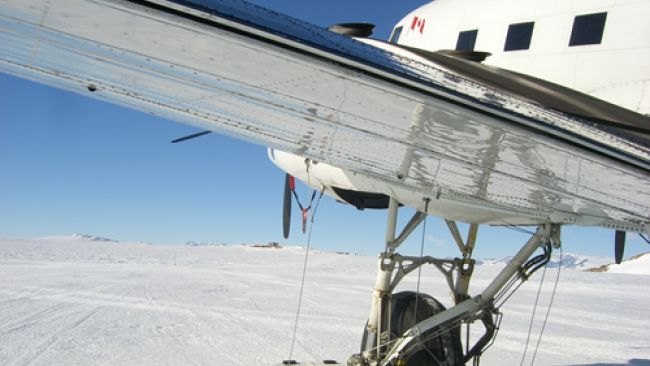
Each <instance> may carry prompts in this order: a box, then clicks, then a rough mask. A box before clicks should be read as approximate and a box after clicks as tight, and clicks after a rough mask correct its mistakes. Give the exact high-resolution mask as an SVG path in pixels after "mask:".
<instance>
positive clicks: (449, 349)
mask: <svg viewBox="0 0 650 366" xmlns="http://www.w3.org/2000/svg"><path fill="white" fill-rule="evenodd" d="M416 299H417V300H416ZM416 301H417V314H416V313H415V311H416V309H415V303H416ZM391 309H392V310H391V314H390V333H391V339H395V338H397V336H398V335H401V334H403V333H404V332H405V331H406V330H407V329H409V328H411V327H412V326H413V325H415V324H416V323H418V322H420V321H422V320H424V319H426V318H429V317H431V316H433V315H435V314H437V313H439V312H441V311H443V310H445V307H444V306H443V305H442V304H441V303H440V302H438V301H437V300H436V299H434V298H433V297H431V296H429V295H427V294H422V293H420V294H417V293H415V292H412V291H405V292H399V293H396V294H393V297H392V300H391ZM386 321H388V319H385V320H384V324H386V323H385V322H386ZM436 331H437V328H434V329H432V330H430V331H428V332H426V333H424V334H423V335H422V336H421V338H427V336H428V335H431V334H434V333H435V332H436ZM376 340H377V335H376V334H374V333H373V334H369V332H368V329H367V327H366V329H365V330H364V332H363V338H362V340H361V352H362V353H363V352H364V351H366V350H370V349H374V348H375V345H376ZM383 351H386V350H383ZM404 361H405V363H404V365H408V366H415V365H417V366H429V365H431V366H441V365H442V366H459V365H464V363H463V348H462V343H461V341H460V329H459V327H456V328H453V329H452V330H451V331H450V332H447V333H443V334H440V335H438V336H436V337H434V338H432V339H430V340H427V341H425V342H422V343H420V344H418V345H417V346H415V347H414V348H413V349H412V350H411V351H410V352H409V353H408V354H407V355H406V358H405V359H404Z"/></svg>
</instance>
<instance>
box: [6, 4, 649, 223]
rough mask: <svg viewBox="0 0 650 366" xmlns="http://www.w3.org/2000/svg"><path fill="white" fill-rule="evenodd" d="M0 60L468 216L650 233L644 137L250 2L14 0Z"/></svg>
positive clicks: (35, 76) (10, 69) (16, 70)
mask: <svg viewBox="0 0 650 366" xmlns="http://www.w3.org/2000/svg"><path fill="white" fill-rule="evenodd" d="M0 70H2V71H4V72H7V73H10V74H13V75H17V76H20V77H25V78H28V79H32V80H36V81H39V82H43V83H47V84H49V85H53V86H56V87H60V88H63V89H66V90H71V91H74V92H77V93H82V94H86V95H88V96H91V97H95V98H100V99H104V100H107V101H110V102H112V103H117V104H121V105H124V106H126V107H129V108H134V109H138V110H141V111H145V112H149V113H153V114H156V115H159V116H162V117H165V118H169V119H172V120H175V121H178V122H182V123H187V124H191V125H195V126H198V127H201V128H205V129H210V130H214V131H217V132H220V133H224V134H228V135H231V136H234V137H237V138H241V139H245V140H248V141H251V142H254V143H257V144H261V145H265V146H270V147H273V148H276V149H280V150H284V151H287V152H291V153H294V154H297V155H300V156H305V157H309V158H311V159H314V160H316V161H322V162H327V163H329V164H331V165H334V166H338V167H342V168H344V169H346V170H349V171H352V172H355V173H359V174H363V175H365V176H368V177H371V178H373V179H376V180H379V181H382V182H387V183H390V184H392V185H395V186H399V187H401V188H402V189H405V190H412V191H418V192H422V193H423V194H425V195H426V194H430V195H431V197H432V198H434V199H437V200H441V201H440V202H443V201H444V202H451V203H456V204H462V205H464V206H466V207H476V209H477V212H486V214H485V215H484V217H477V216H476V215H472V216H471V221H480V222H487V223H503V222H499V220H498V217H499V215H501V214H502V213H507V214H508V215H507V216H508V217H517V220H516V223H517V224H534V223H538V222H547V221H554V222H565V223H576V224H584V225H602V226H606V227H613V228H617V229H623V230H628V231H639V232H647V231H648V222H650V185H649V184H648V178H649V177H650V173H649V171H650V149H648V147H647V146H645V145H644V144H640V143H638V142H635V141H632V140H629V139H626V138H624V137H621V136H618V135H615V134H612V133H609V132H607V131H605V130H601V129H599V128H597V127H596V126H594V125H593V124H590V123H589V121H585V120H581V119H579V118H576V117H572V116H568V115H565V114H562V113H559V112H556V111H554V110H552V109H549V108H545V107H544V106H542V105H540V104H537V103H534V102H531V101H529V100H527V99H524V98H521V97H518V96H516V95H513V94H508V93H506V92H504V91H500V90H498V89H495V88H491V87H489V86H487V85H483V84H481V83H479V82H475V81H470V80H468V79H466V78H464V77H462V76H461V75H460V74H455V73H454V72H452V71H449V70H445V69H444V68H443V67H439V66H437V65H436V64H434V63H432V62H423V61H418V60H414V59H410V58H407V57H404V56H400V55H397V54H391V53H389V52H386V51H383V50H380V49H377V48H374V47H372V46H369V45H365V44H362V43H360V42H357V41H354V40H352V39H349V38H345V37H342V36H338V35H335V34H332V33H330V32H327V31H325V30H323V29H320V28H318V27H315V26H311V25H308V24H306V23H302V22H299V21H297V20H295V19H291V18H289V17H285V16H282V15H280V14H277V13H273V12H269V11H266V10H264V9H261V8H258V7H256V6H253V5H250V4H246V3H243V2H239V1H222V2H215V4H214V8H213V9H212V10H207V9H203V8H200V7H196V6H188V4H181V3H175V2H168V1H118V0H94V1H91V0H63V1H57V2H49V1H45V0H36V1H29V2H24V1H18V0H5V1H2V2H0ZM382 193H390V192H382ZM456 218H458V219H461V220H462V219H463V217H456ZM467 220H468V221H470V218H469V217H468V218H467Z"/></svg>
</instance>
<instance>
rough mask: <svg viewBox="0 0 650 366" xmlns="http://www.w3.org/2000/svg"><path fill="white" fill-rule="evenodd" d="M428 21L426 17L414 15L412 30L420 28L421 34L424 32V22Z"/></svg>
mask: <svg viewBox="0 0 650 366" xmlns="http://www.w3.org/2000/svg"><path fill="white" fill-rule="evenodd" d="M425 22H426V19H424V18H420V17H417V16H415V17H413V22H412V23H411V30H416V29H417V30H419V31H420V34H422V32H424V23H425Z"/></svg>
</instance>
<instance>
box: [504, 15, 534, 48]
mask: <svg viewBox="0 0 650 366" xmlns="http://www.w3.org/2000/svg"><path fill="white" fill-rule="evenodd" d="M534 26H535V22H527V23H517V24H510V26H509V27H508V35H507V36H506V45H505V47H504V48H503V50H504V51H517V50H527V49H529V48H530V39H531V38H532V37H533V27H534Z"/></svg>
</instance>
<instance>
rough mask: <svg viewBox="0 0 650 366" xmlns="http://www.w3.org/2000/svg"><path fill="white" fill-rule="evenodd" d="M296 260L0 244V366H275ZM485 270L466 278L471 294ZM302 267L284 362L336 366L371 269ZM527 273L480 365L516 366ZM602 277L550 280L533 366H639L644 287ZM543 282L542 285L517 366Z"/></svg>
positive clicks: (98, 245)
mask: <svg viewBox="0 0 650 366" xmlns="http://www.w3.org/2000/svg"><path fill="white" fill-rule="evenodd" d="M304 258H305V251H304V250H303V249H301V248H295V247H284V248H253V247H247V246H214V245H207V246H181V245H179V246H157V245H142V244H130V243H117V242H114V241H111V240H108V241H107V240H95V238H94V237H83V236H75V237H54V238H52V237H50V238H42V239H35V240H7V239H4V240H0V278H1V279H2V281H0V340H1V341H0V365H32V366H37V365H137V366H140V365H273V364H277V363H278V362H279V361H281V360H283V359H286V358H287V357H288V356H289V349H290V346H291V335H292V331H293V321H294V318H295V314H296V304H297V302H298V293H299V286H300V279H301V273H302V265H303V260H304ZM642 258H644V259H643V260H644V261H645V262H644V264H641V265H640V266H641V267H644V268H646V269H647V267H648V262H647V260H648V258H647V256H646V257H642ZM498 262H499V261H491V262H489V263H486V264H482V265H479V266H477V268H476V270H475V277H474V280H473V281H474V282H473V287H472V293H473V294H476V293H477V292H478V290H480V289H482V288H483V287H484V286H486V285H487V283H488V281H489V280H490V279H491V278H492V277H494V276H495V275H496V274H497V273H498V271H499V270H500V268H501V267H502V266H501V265H499V263H498ZM308 263H309V266H308V271H307V277H306V282H305V292H304V298H303V301H302V311H301V316H300V323H299V326H298V333H297V342H296V349H295V352H294V358H296V359H299V360H302V361H317V360H322V359H337V360H339V362H342V363H345V360H347V358H348V356H349V355H351V354H352V353H355V352H357V351H358V348H359V343H360V338H361V333H362V329H363V326H364V323H365V321H366V317H367V316H368V310H369V308H370V296H371V289H372V285H373V282H374V275H375V268H376V259H375V258H372V257H362V256H350V255H340V254H335V253H324V252H316V251H314V252H312V253H311V254H310V256H309V262H308ZM541 272H542V271H541V270H540V271H539V272H538V273H537V274H536V275H535V276H534V278H533V279H532V280H531V281H529V282H528V283H525V284H524V285H523V286H522V287H521V288H520V290H519V292H518V293H517V295H516V296H514V297H513V298H512V299H511V300H510V301H509V302H508V303H507V304H506V305H505V306H504V307H503V308H502V309H501V310H502V311H503V313H504V318H503V323H502V325H501V330H500V331H499V334H498V337H497V339H496V343H495V344H494V346H492V348H490V349H489V350H488V351H487V353H486V354H485V355H484V357H483V359H482V363H481V364H482V365H514V364H519V363H520V360H521V357H522V353H523V350H524V347H525V343H526V338H527V335H528V326H529V322H530V319H531V312H532V309H533V304H534V300H535V296H536V293H537V288H538V285H539V280H540V278H541V275H542V273H541ZM611 272H612V271H610V272H604V273H590V272H582V271H578V270H571V269H562V272H561V279H560V283H559V287H558V291H557V295H556V298H555V305H554V307H553V308H552V312H551V315H550V319H549V322H548V324H547V326H546V332H545V333H544V337H543V339H542V342H541V346H540V348H539V351H538V353H537V356H536V361H535V364H536V365H591V366H596V365H598V366H604V365H636V366H639V365H640V366H644V365H645V366H647V365H650V337H648V335H649V334H650V333H649V331H648V329H650V316H648V311H649V310H648V309H650V292H649V291H648V290H649V287H648V277H647V276H644V275H641V276H640V275H636V274H627V273H611ZM556 273H557V268H549V269H548V270H547V271H546V278H545V281H544V286H543V290H542V293H541V299H540V302H539V306H538V316H537V317H536V321H535V322H534V327H533V332H532V336H531V346H530V347H529V351H528V356H527V360H530V357H531V354H532V352H533V350H534V348H535V343H536V341H537V335H538V334H539V328H540V326H541V322H542V319H543V318H544V313H545V310H546V307H547V304H548V301H549V298H550V295H551V291H552V288H553V282H554V279H555V275H556ZM422 276H423V277H422V287H421V288H422V290H423V291H425V292H427V293H430V294H432V295H433V296H435V297H437V298H439V299H441V300H442V301H443V302H445V303H446V304H447V305H449V291H448V290H447V288H446V287H445V286H446V285H445V284H444V280H442V277H440V276H439V275H438V274H437V272H435V271H434V270H433V269H428V268H427V269H425V270H423V274H422ZM415 283H416V277H415V276H413V277H411V278H407V280H405V282H404V284H403V286H402V289H413V288H414V287H415ZM476 328H477V329H476V332H473V333H472V335H473V336H476V335H477V334H478V333H477V332H478V328H480V326H477V327H476ZM526 364H529V361H527V362H526Z"/></svg>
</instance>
